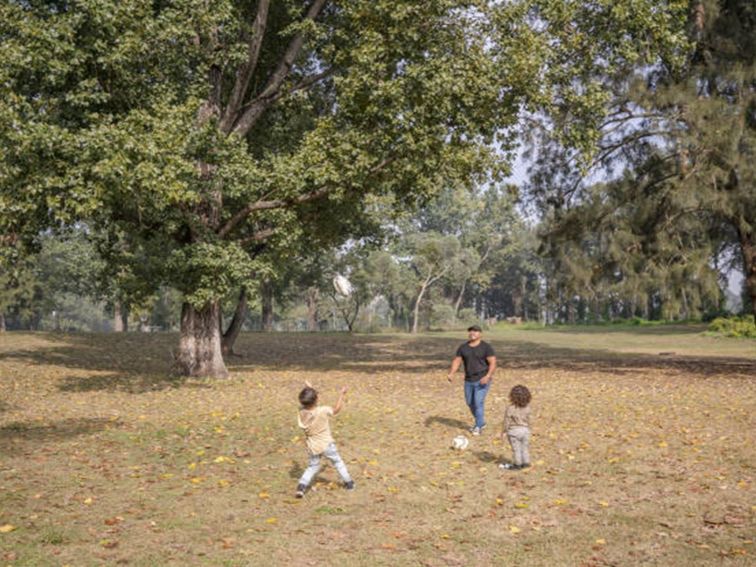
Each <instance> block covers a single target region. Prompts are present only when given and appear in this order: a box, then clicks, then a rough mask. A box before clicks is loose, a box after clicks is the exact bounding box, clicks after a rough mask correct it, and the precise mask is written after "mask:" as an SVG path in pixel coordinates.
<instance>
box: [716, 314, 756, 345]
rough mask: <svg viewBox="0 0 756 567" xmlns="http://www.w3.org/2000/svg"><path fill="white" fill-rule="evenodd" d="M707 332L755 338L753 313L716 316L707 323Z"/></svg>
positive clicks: (755, 327) (755, 324)
mask: <svg viewBox="0 0 756 567" xmlns="http://www.w3.org/2000/svg"><path fill="white" fill-rule="evenodd" d="M709 332H712V333H717V334H720V335H722V336H725V337H735V338H748V339H756V323H755V322H754V317H753V315H744V316H743V317H729V318H728V317H717V318H716V319H714V320H713V321H712V322H711V323H710V324H709Z"/></svg>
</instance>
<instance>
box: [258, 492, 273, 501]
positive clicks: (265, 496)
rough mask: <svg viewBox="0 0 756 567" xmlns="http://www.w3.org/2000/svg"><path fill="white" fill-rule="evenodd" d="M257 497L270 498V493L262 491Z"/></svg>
mask: <svg viewBox="0 0 756 567" xmlns="http://www.w3.org/2000/svg"><path fill="white" fill-rule="evenodd" d="M257 497H258V498H262V499H263V500H264V499H266V498H270V494H268V493H267V492H261V493H260V494H258V495H257Z"/></svg>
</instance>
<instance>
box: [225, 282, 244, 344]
mask: <svg viewBox="0 0 756 567" xmlns="http://www.w3.org/2000/svg"><path fill="white" fill-rule="evenodd" d="M218 315H219V316H220V309H219V310H218ZM246 316H247V288H246V287H244V286H242V288H241V291H240V292H239V302H238V303H237V304H236V309H235V310H234V317H233V319H231V323H230V324H229V325H228V329H226V332H225V333H223V338H222V339H221V352H222V353H223V356H229V355H236V353H235V352H234V343H236V339H237V338H239V333H240V332H241V328H242V325H243V324H244V318H245V317H246Z"/></svg>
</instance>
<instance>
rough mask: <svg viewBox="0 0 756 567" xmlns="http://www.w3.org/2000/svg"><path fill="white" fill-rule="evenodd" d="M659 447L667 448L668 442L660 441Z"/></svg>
mask: <svg viewBox="0 0 756 567" xmlns="http://www.w3.org/2000/svg"><path fill="white" fill-rule="evenodd" d="M658 446H659V447H661V448H662V449H663V448H664V447H666V446H667V442H666V441H659V445H658Z"/></svg>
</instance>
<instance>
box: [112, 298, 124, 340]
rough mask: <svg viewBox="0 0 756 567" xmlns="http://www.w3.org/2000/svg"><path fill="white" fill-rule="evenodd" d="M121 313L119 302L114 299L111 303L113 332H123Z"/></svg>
mask: <svg viewBox="0 0 756 567" xmlns="http://www.w3.org/2000/svg"><path fill="white" fill-rule="evenodd" d="M123 331H124V328H123V313H122V312H121V302H120V301H116V302H115V303H114V304H113V332H114V333H123Z"/></svg>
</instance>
